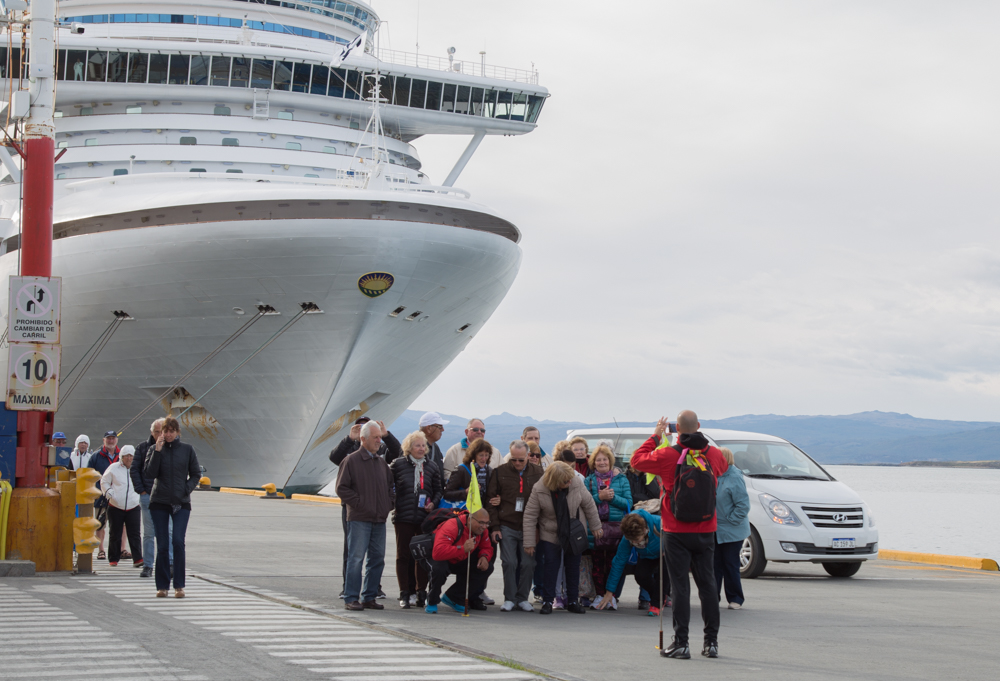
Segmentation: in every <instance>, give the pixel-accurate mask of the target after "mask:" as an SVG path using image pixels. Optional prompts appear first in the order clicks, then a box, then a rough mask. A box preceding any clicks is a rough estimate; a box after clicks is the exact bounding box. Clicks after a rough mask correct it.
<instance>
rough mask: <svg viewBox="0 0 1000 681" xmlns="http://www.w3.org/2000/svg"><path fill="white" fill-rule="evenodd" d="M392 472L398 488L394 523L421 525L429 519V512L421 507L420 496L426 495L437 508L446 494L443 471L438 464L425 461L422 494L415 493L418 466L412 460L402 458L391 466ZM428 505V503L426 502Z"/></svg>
mask: <svg viewBox="0 0 1000 681" xmlns="http://www.w3.org/2000/svg"><path fill="white" fill-rule="evenodd" d="M389 470H390V471H392V479H393V483H394V484H395V486H396V508H395V510H394V511H393V513H392V522H393V524H395V523H413V524H415V525H419V524H420V523H422V522H424V519H425V518H426V517H427V511H426V510H424V507H423V506H419V505H418V504H417V502H419V501H420V497H419V494H426V495H427V499H426V501H430V502H431V503H433V504H434V507H435V508H437V505H438V502H439V501H441V495H442V494H443V493H444V485H443V484H442V482H441V469H440V468H438V466H437V464H436V463H434V462H433V461H430V460H428V459H426V458H425V459H424V484H423V487H421V488H420V489H421V492H419V493H418V492H414V491H413V476H414V475H416V470H417V469H416V466H414V465H413V464H412V463H410V460H409V459H408V458H407V457H405V456H401V457H399V458H398V459H396V460H395V461H393V462H392V464H391V465H390V466H389ZM425 503H426V502H425Z"/></svg>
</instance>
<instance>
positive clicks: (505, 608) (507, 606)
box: [500, 601, 534, 612]
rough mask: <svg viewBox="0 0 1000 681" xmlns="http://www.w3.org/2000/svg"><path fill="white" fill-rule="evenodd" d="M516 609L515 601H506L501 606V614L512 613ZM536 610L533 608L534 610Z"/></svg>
mask: <svg viewBox="0 0 1000 681" xmlns="http://www.w3.org/2000/svg"><path fill="white" fill-rule="evenodd" d="M513 609H514V601H504V602H503V605H501V606H500V612H510V611H511V610H513ZM533 609H534V608H532V610H533Z"/></svg>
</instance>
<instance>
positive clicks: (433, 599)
mask: <svg viewBox="0 0 1000 681" xmlns="http://www.w3.org/2000/svg"><path fill="white" fill-rule="evenodd" d="M472 559H473V560H472V565H469V559H468V558H466V559H465V560H463V561H460V562H458V563H449V562H448V561H446V560H432V561H430V563H431V570H430V584H429V585H428V587H429V588H428V591H427V603H428V604H429V605H437V604H438V603H440V602H441V588H442V587H443V586H444V583H445V582H447V581H448V575H455V583H454V584H452V585H451V588H450V589H448V590H447V591H446V592H445V595H446V596H448V598H450V599H451V600H452V602H453V603H457V604H458V605H462V604H464V603H465V593H466V589H465V574H466V571H468V574H469V590H468V593H469V601H480V600H482V594H483V590H484V589H485V588H486V580H487V579H489V576H490V575H489V572H490V571H489V570H486V571H484V570H480V569H479V568H478V567H476V563H477V562H478V561H479V558H478V557H477V555H476V554H473V555H472Z"/></svg>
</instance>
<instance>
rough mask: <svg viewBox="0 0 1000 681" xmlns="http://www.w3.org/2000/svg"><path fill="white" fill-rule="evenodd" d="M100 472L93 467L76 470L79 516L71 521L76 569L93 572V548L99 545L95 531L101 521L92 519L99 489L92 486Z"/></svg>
mask: <svg viewBox="0 0 1000 681" xmlns="http://www.w3.org/2000/svg"><path fill="white" fill-rule="evenodd" d="M100 479H101V474H100V473H98V472H97V471H95V470H94V469H93V468H81V469H80V470H78V471H77V472H76V503H77V505H78V506H79V507H80V517H79V518H77V519H76V520H74V521H73V542H74V543H75V544H76V571H77V572H80V573H88V572H93V571H94V570H93V565H94V563H93V560H94V555H93V554H94V549H96V548H97V547H98V546H100V545H101V542H100V541H98V539H97V536H96V534H95V533H96V532H97V530H99V529H100V528H101V523H99V522H98V521H97V520H95V519H94V499H96V498H97V497H99V496H101V491H100V490H99V489H97V487H95V486H94V483H96V482H97V481H98V480H100Z"/></svg>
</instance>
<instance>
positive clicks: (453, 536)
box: [431, 515, 493, 563]
mask: <svg viewBox="0 0 1000 681" xmlns="http://www.w3.org/2000/svg"><path fill="white" fill-rule="evenodd" d="M459 519H461V521H462V538H461V539H458V521H459ZM469 532H470V529H469V516H468V515H462V516H459V517H458V518H452V519H451V520H446V521H444V522H443V523H441V524H440V525H438V526H437V529H436V530H434V550H433V551H432V552H431V557H432V558H433V559H434V560H446V561H448V562H449V563H461V562H462V561H463V560H465V558H466V556H467V555H468V554H466V553H465V549H463V548H462V545H463V544H465V542H466V541H467V540H468V539H469ZM474 539H476V547H475V548H474V549H473V550H472V551H473V553H476V552H478V553H479V556H480V557H485V558H486V560H489V559H490V558H492V557H493V545H492V544H491V543H490V537H489V534H488V533H487V532H483V533H482V534H480V535H479V536H478V537H474Z"/></svg>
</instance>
